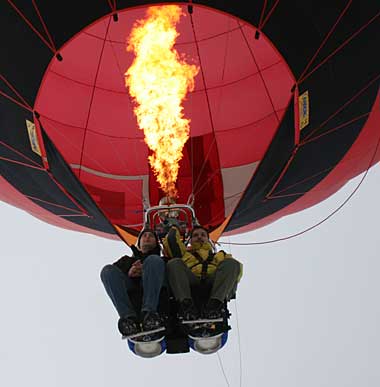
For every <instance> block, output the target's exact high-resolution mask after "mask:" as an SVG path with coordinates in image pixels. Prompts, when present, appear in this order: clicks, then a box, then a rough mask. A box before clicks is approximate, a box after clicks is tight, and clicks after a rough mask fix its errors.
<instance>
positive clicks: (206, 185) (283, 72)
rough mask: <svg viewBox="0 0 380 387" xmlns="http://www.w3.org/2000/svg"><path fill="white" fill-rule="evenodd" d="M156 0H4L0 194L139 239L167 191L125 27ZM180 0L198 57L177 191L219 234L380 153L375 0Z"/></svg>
mask: <svg viewBox="0 0 380 387" xmlns="http://www.w3.org/2000/svg"><path fill="white" fill-rule="evenodd" d="M155 4H159V2H155V1H150V2H145V1H126V0H108V1H105V0H91V1H90V0H82V1H80V2H78V1H72V0H67V1H65V2H52V1H39V2H34V1H32V2H22V1H20V0H8V1H6V2H5V1H4V2H2V3H1V4H0V21H1V23H0V31H1V47H2V56H1V59H0V200H3V201H5V202H8V203H9V204H12V205H14V206H16V207H19V208H21V209H24V210H25V211H28V212H29V213H30V214H32V215H33V216H36V217H38V218H39V219H42V220H44V221H46V222H48V223H50V224H53V225H56V226H59V227H62V228H66V229H72V230H77V231H82V232H88V233H93V234H96V235H99V236H102V237H106V238H113V239H118V238H121V239H123V240H124V241H126V242H127V243H133V242H134V241H135V239H136V236H137V235H138V233H139V231H140V230H141V229H142V227H143V225H144V222H146V221H147V220H148V219H149V217H147V213H148V210H149V209H151V208H152V207H154V206H155V205H156V204H158V203H159V201H160V199H161V198H162V197H163V196H165V195H164V193H163V191H162V187H161V186H160V185H159V183H158V182H157V181H156V177H155V174H154V173H153V171H152V169H151V167H150V165H149V162H148V157H149V156H150V155H151V150H150V149H149V148H148V146H147V144H146V142H145V141H144V134H143V132H142V131H141V130H140V129H139V124H138V120H137V119H136V115H135V114H134V107H135V101H134V100H133V98H132V97H131V94H130V93H129V90H128V88H127V87H126V85H125V72H126V70H127V69H128V68H130V66H131V65H132V63H133V60H134V53H133V52H131V51H128V50H127V49H126V46H127V43H126V40H127V37H128V36H129V34H130V32H131V30H132V28H133V26H134V25H135V22H136V20H142V19H144V17H145V15H146V11H147V8H148V7H150V6H152V5H155ZM168 4H169V3H168ZM170 4H176V5H179V6H180V7H181V9H182V12H183V14H184V15H183V17H181V19H180V20H179V22H178V24H177V26H176V28H177V31H178V38H177V39H176V42H175V48H176V50H177V51H178V53H179V54H180V55H181V57H183V58H187V61H188V62H189V63H192V64H194V65H195V66H197V68H198V69H199V71H197V72H196V75H195V78H194V87H193V89H192V90H191V91H189V92H188V93H187V95H186V98H185V99H184V101H183V112H184V115H185V117H186V118H187V119H188V120H189V123H190V124H189V125H190V132H189V139H188V140H187V141H186V143H185V144H184V147H183V156H182V158H181V160H180V162H179V171H178V177H177V180H176V186H177V193H176V195H177V197H176V202H177V203H179V207H181V206H182V205H183V206H184V207H183V208H185V207H186V208H187V210H186V211H190V212H189V217H190V218H192V219H195V217H196V219H197V222H199V223H200V224H202V225H205V226H207V228H208V229H209V230H210V231H211V232H212V234H211V235H212V237H213V239H214V240H217V239H218V238H219V237H220V236H221V235H233V234H237V233H241V232H246V231H249V230H254V229H257V228H260V227H262V226H265V225H268V224H270V223H271V222H274V221H276V220H277V219H280V218H281V217H284V216H286V215H289V214H292V213H295V212H298V211H302V210H303V209H306V208H308V207H310V206H313V205H315V204H317V203H319V202H321V201H323V200H324V199H326V198H328V197H329V196H330V195H332V194H333V193H335V192H336V191H338V190H339V189H340V188H341V187H342V186H343V185H344V184H345V183H346V182H348V181H349V180H350V179H352V178H354V177H355V176H357V175H358V174H360V173H361V172H363V171H365V170H367V169H368V168H370V167H371V166H372V165H373V164H375V163H376V162H378V161H379V153H377V148H378V145H379V141H380V131H379V122H380V95H379V83H380V57H379V55H377V50H378V46H379V42H380V28H379V19H380V5H379V3H378V2H376V1H371V0H360V1H359V0H335V1H333V2H331V1H327V0H323V1H301V0H281V1H279V0H268V1H262V0H260V1H259V0H252V1H250V2H236V1H223V2H220V1H206V0H204V1H203V0H202V1H187V2H175V1H173V2H170ZM194 74H195V73H194ZM156 210H157V211H158V209H156Z"/></svg>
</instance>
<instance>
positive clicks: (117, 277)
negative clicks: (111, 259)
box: [100, 265, 138, 317]
mask: <svg viewBox="0 0 380 387" xmlns="http://www.w3.org/2000/svg"><path fill="white" fill-rule="evenodd" d="M100 278H101V280H102V282H103V285H104V288H105V289H106V292H107V294H108V296H109V297H110V299H111V301H112V303H113V305H114V306H115V308H116V310H117V312H118V313H119V316H120V317H136V311H135V310H134V308H133V305H132V302H131V300H130V298H129V296H128V290H131V289H135V288H136V287H137V286H138V285H137V284H136V281H134V280H132V279H131V278H129V277H128V276H126V275H125V274H124V273H123V272H122V271H121V270H120V269H119V268H118V267H116V266H115V265H106V266H104V268H103V269H102V271H101V273H100Z"/></svg>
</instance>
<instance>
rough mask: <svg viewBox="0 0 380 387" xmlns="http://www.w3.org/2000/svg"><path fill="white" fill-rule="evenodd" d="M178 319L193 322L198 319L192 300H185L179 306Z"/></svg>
mask: <svg viewBox="0 0 380 387" xmlns="http://www.w3.org/2000/svg"><path fill="white" fill-rule="evenodd" d="M179 318H180V319H181V320H184V321H193V320H197V319H198V318H199V312H198V310H197V308H196V307H195V305H194V303H193V300H191V299H185V300H183V301H181V302H180V304H179Z"/></svg>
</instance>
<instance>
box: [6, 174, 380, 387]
mask: <svg viewBox="0 0 380 387" xmlns="http://www.w3.org/2000/svg"><path fill="white" fill-rule="evenodd" d="M379 181H380V168H379V167H376V168H373V169H372V170H371V171H370V172H369V174H368V176H367V178H366V180H365V181H364V183H363V185H362V187H361V189H360V190H359V191H358V193H357V194H356V195H355V196H354V197H353V198H352V200H351V201H350V202H349V203H348V204H347V205H346V206H345V207H344V208H343V209H342V210H341V211H340V212H339V213H338V214H337V215H335V216H334V217H333V218H332V219H330V220H329V221H328V222H326V223H324V224H323V225H322V226H320V227H319V228H317V229H315V230H313V231H311V232H309V233H307V234H305V235H302V236H300V237H298V238H296V239H293V240H289V241H286V242H280V243H276V244H271V245H263V246H253V247H237V246H233V247H232V249H231V250H232V253H233V254H234V256H235V257H236V258H238V259H240V260H241V261H242V262H243V263H244V269H245V274H244V276H243V279H242V282H241V285H240V288H239V291H238V299H237V302H235V301H233V302H231V304H230V310H231V312H232V314H233V316H232V320H231V325H232V327H233V329H232V331H230V338H229V342H228V344H227V346H226V347H225V348H223V349H222V350H221V351H220V352H219V357H218V355H216V354H215V355H209V356H202V355H199V354H197V353H190V354H183V355H162V356H160V357H159V358H156V359H140V358H138V357H136V356H135V355H133V354H132V353H131V352H130V351H129V350H128V348H127V346H126V343H125V342H123V341H122V340H121V339H120V336H119V334H118V331H117V319H118V317H117V314H116V312H115V311H114V309H113V306H112V304H111V302H110V301H109V299H108V298H107V295H106V294H105V292H104V290H103V287H102V284H101V282H100V279H99V272H100V270H101V268H102V267H103V266H104V265H105V264H106V263H109V262H113V261H115V260H116V259H117V258H119V257H120V256H121V255H123V254H125V253H129V249H128V248H126V247H125V246H124V245H123V244H122V243H121V242H116V241H110V240H105V239H101V238H98V237H95V236H91V235H85V234H79V233H75V232H70V231H65V230H60V229H58V228H56V227H53V226H50V225H48V224H45V223H42V222H41V221H39V220H37V219H34V218H32V217H31V216H30V215H28V214H27V213H25V212H23V211H20V210H18V209H16V208H14V207H11V206H9V205H6V204H4V203H0V227H1V231H2V238H1V242H2V243H1V253H0V256H1V271H0V307H1V313H0V385H1V386H7V387H19V386H25V385H27V386H36V387H37V386H38V387H67V386H91V387H106V386H107V387H108V386H129V385H131V386H132V385H133V386H166V387H172V386H173V387H174V386H175V387H178V385H180V386H181V387H187V386H198V387H202V386H227V385H228V384H227V382H226V380H225V378H224V376H223V372H222V368H221V364H222V366H223V369H224V371H225V374H226V377H227V379H228V382H229V385H230V386H260V387H279V386H281V387H287V386H289V387H298V386H299V387H305V386H307V387H321V386H324V387H329V386H331V387H358V386H363V387H364V386H365V387H377V386H379V385H380V367H379V359H380V330H379V325H380V307H379V305H380V303H379V301H378V298H379V294H380V281H379V277H380V260H379V258H380V254H379V252H380V238H379V214H380V212H379V210H380V203H379V194H380V183H379ZM357 183H358V179H355V180H354V181H353V182H351V183H349V184H348V185H347V186H346V187H345V188H344V189H343V190H341V191H340V192H339V193H338V194H336V195H335V196H334V197H333V198H330V199H329V200H327V201H325V202H324V203H322V204H321V205H319V206H316V207H314V208H313V209H310V210H306V211H304V212H303V213H301V214H298V215H293V216H291V217H288V218H285V219H284V220H281V221H279V222H277V223H276V224H273V225H270V226H269V227H266V228H265V229H263V230H259V231H258V232H255V233H249V234H244V235H241V236H238V237H233V238H232V239H231V241H233V242H246V241H255V240H256V241H257V240H267V239H273V238H275V237H279V236H284V235H288V234H292V233H294V232H296V231H299V230H302V229H304V228H306V227H307V226H310V225H312V224H314V223H316V222H317V221H319V220H320V219H322V218H324V217H325V216H327V215H328V214H329V213H330V212H331V211H332V210H333V209H335V208H336V207H337V206H338V205H339V204H340V203H341V202H342V201H343V200H344V199H345V198H346V197H347V195H349V193H350V192H352V190H353V189H354V188H355V186H356V185H357ZM227 241H228V239H227ZM224 248H225V249H226V250H228V251H229V249H230V248H229V247H228V246H225V247H224ZM238 326H239V329H238ZM239 336H240V344H239ZM240 354H241V357H240ZM240 359H241V361H240ZM240 370H241V375H242V379H241V380H240Z"/></svg>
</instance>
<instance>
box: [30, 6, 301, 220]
mask: <svg viewBox="0 0 380 387" xmlns="http://www.w3.org/2000/svg"><path fill="white" fill-rule="evenodd" d="M194 7H195V8H196V9H195V12H194V13H193V22H194V29H195V37H196V40H197V41H195V40H194V31H193V28H192V25H191V19H190V17H189V15H188V14H187V9H186V6H183V9H184V11H185V14H186V16H184V17H182V18H181V21H180V23H179V24H178V32H179V34H180V35H179V37H178V39H177V43H176V49H177V50H178V52H179V53H180V55H181V56H183V57H184V58H186V61H187V62H191V63H196V64H198V65H201V66H202V71H200V72H199V74H198V75H197V77H196V79H195V90H194V91H193V92H191V93H189V94H188V96H187V98H186V100H185V101H184V104H183V105H184V114H185V117H186V118H189V119H190V127H191V136H192V137H193V138H194V141H193V145H194V144H196V145H195V148H194V149H193V152H195V153H193V154H195V155H196V157H197V158H198V159H196V160H195V162H196V165H192V166H191V165H190V164H191V160H192V159H191V158H190V153H189V152H190V151H189V149H190V148H189V145H186V149H185V151H184V153H185V156H184V159H183V160H182V161H181V169H180V173H179V180H178V187H179V198H178V199H179V201H180V202H181V203H183V202H186V201H187V199H188V197H189V195H190V193H191V191H192V187H193V186H194V184H195V182H196V179H197V178H198V175H197V174H200V175H201V176H200V177H199V180H200V181H201V182H207V183H206V184H205V186H204V187H202V189H201V190H200V191H199V192H198V198H197V202H196V206H198V208H199V210H200V211H202V215H201V217H202V219H203V222H204V223H210V222H211V223H212V224H216V223H217V222H219V221H220V222H221V221H223V219H224V194H223V185H222V179H221V174H220V168H223V167H232V166H239V165H244V164H248V163H253V162H255V161H258V160H260V159H261V158H262V157H263V155H264V152H265V150H266V149H267V146H268V144H269V142H270V141H271V139H272V136H273V133H274V131H275V130H276V127H277V125H278V120H277V119H275V115H274V113H275V111H279V113H278V115H279V116H280V115H282V110H283V109H284V108H285V106H286V104H287V102H288V99H289V98H290V95H291V93H290V89H291V85H292V84H293V83H294V79H293V76H292V74H291V73H290V71H289V69H288V67H287V65H286V64H285V62H284V60H283V58H282V57H281V56H280V55H279V53H278V52H277V51H276V50H275V48H274V47H273V46H272V45H271V43H270V42H269V40H268V39H267V38H266V37H265V35H264V34H261V37H260V39H259V40H256V39H254V38H253V37H254V34H255V32H256V30H255V28H254V27H253V26H249V25H247V24H246V23H245V22H243V21H241V20H238V19H236V18H234V17H232V16H230V15H227V14H224V13H222V12H219V11H215V10H213V9H211V8H206V7H203V6H198V5H194ZM145 11H146V8H145V7H140V8H132V9H131V8H129V9H127V10H124V11H121V12H119V13H118V16H119V21H118V22H117V23H115V22H113V20H112V19H111V21H110V18H109V17H105V18H103V19H101V20H98V21H96V22H94V23H93V24H92V25H90V26H89V27H87V28H85V29H84V30H83V31H82V32H80V33H79V34H77V35H76V36H74V37H73V38H72V39H71V40H70V41H69V42H67V43H66V44H65V46H64V47H62V48H61V49H60V50H59V51H60V53H61V54H62V56H63V58H64V60H63V61H62V62H58V61H57V60H56V59H53V61H52V63H51V64H50V66H49V68H48V70H47V72H46V74H45V76H44V79H43V82H42V84H41V89H40V91H39V94H38V98H37V101H36V104H35V109H36V110H37V111H38V112H40V114H41V115H42V117H43V121H42V122H43V124H44V126H46V130H47V132H48V134H49V136H50V137H51V138H52V139H53V141H54V143H55V144H56V146H57V148H58V149H59V150H60V151H61V153H62V154H63V156H64V158H65V160H66V161H67V162H68V163H69V164H79V163H80V162H81V163H82V165H83V167H84V168H90V169H91V170H93V172H91V171H90V172H89V173H87V172H85V171H84V170H82V172H81V174H80V179H81V180H82V182H83V183H85V184H88V185H89V186H91V187H92V188H91V192H92V194H93V196H94V198H96V194H95V192H96V191H97V189H98V190H99V192H103V191H104V190H106V191H109V192H110V193H109V198H111V197H114V198H115V201H116V202H118V199H117V198H118V197H120V196H119V193H124V204H120V206H124V207H125V208H124V207H123V208H120V211H116V210H115V209H113V210H112V211H109V212H108V214H109V216H110V220H111V221H117V222H118V223H123V222H122V221H120V216H121V215H120V214H122V213H123V211H125V214H127V213H128V215H125V218H124V221H125V223H126V224H131V223H138V222H140V221H141V213H139V211H140V210H141V209H142V199H143V198H142V187H141V186H140V185H139V184H141V180H137V181H136V180H125V179H124V180H123V179H118V178H112V175H115V176H132V177H133V176H140V175H148V174H149V175H150V178H149V194H150V198H148V199H150V202H151V204H152V205H153V204H157V203H158V200H159V198H160V196H161V194H162V193H160V191H159V189H158V186H157V183H156V181H155V178H154V177H153V176H152V172H151V170H150V168H149V166H148V161H147V155H148V149H147V146H146V145H145V143H144V141H143V133H142V131H140V130H139V129H138V127H137V122H136V118H135V116H134V113H133V104H132V102H131V99H130V96H129V94H128V90H127V89H126V87H125V85H124V82H125V81H124V73H125V72H126V70H127V69H128V67H129V66H130V65H131V63H132V61H133V55H132V53H130V52H127V50H126V39H127V37H128V35H129V33H130V30H131V28H132V26H133V24H134V22H135V21H136V20H138V19H142V18H144V17H145ZM104 39H106V41H104ZM198 53H199V57H198ZM259 71H262V74H261V75H260V73H259ZM268 93H269V95H268ZM188 144H191V142H190V141H189V142H188ZM82 146H83V149H82ZM218 148H219V151H218ZM210 149H211V151H210V152H209V150H210ZM202 157H203V158H204V159H202ZM206 157H208V158H207V160H206V163H205V167H204V168H203V170H202V171H201V170H200V168H201V166H202V165H203V162H204V161H205V158H206ZM186 158H187V159H186ZM74 172H75V173H76V175H77V176H79V171H78V169H75V170H74ZM99 173H106V174H108V175H111V177H110V176H107V177H101V176H99ZM194 176H195V177H194ZM193 177H194V180H192V178H193ZM135 184H137V186H136V185H135ZM198 189H199V186H198ZM102 190H103V191H102ZM112 190H114V191H115V193H116V194H115V195H114V196H113V195H112V194H111V191H112ZM132 192H133V194H132ZM102 195H105V194H104V192H103V194H102ZM100 202H102V203H108V199H107V200H105V199H103V201H100ZM100 202H99V203H100ZM120 203H121V201H120ZM206 203H207V206H206ZM132 208H135V213H136V214H137V215H136V214H135V215H130V211H132ZM112 214H115V219H113V218H112V216H113V215H112Z"/></svg>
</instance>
